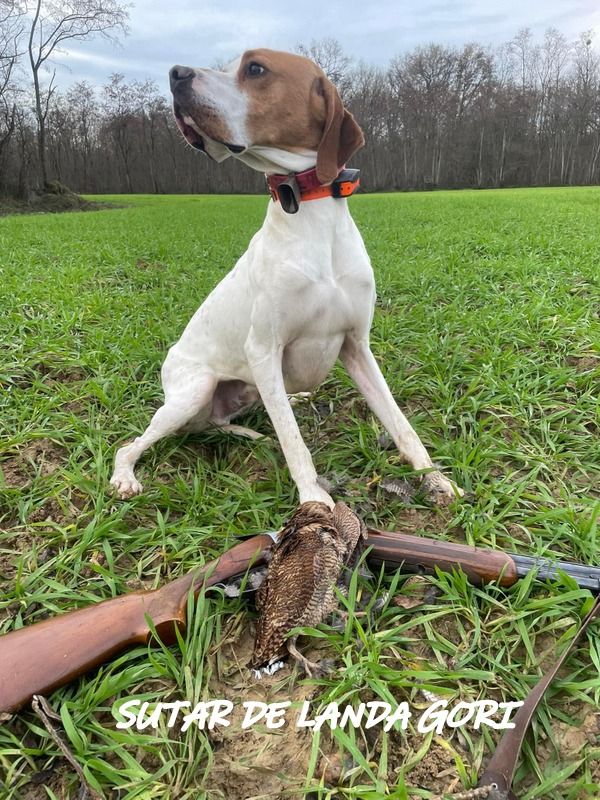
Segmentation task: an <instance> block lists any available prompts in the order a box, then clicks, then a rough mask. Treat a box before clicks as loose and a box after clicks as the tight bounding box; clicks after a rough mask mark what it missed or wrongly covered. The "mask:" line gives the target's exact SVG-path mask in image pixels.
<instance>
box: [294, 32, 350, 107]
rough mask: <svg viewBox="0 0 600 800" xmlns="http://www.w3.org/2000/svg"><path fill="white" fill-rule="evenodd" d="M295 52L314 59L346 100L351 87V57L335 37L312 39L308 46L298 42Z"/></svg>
mask: <svg viewBox="0 0 600 800" xmlns="http://www.w3.org/2000/svg"><path fill="white" fill-rule="evenodd" d="M296 52H297V53H299V54H300V55H301V56H306V57H307V58H311V59H312V60H313V61H315V62H316V63H317V64H318V65H319V66H320V67H321V69H322V70H323V72H324V73H325V74H326V75H327V77H328V78H329V80H330V81H333V83H335V85H336V87H337V90H338V92H339V93H340V96H341V97H342V99H343V100H344V101H346V100H347V97H348V94H349V92H350V90H351V88H352V76H351V74H350V73H351V67H352V58H351V57H350V56H349V55H347V54H346V53H345V52H344V49H343V47H342V45H341V44H340V43H339V42H338V41H337V39H333V38H331V37H328V38H325V39H319V40H315V39H313V41H312V42H311V43H310V45H308V46H306V45H304V44H298V45H297V46H296Z"/></svg>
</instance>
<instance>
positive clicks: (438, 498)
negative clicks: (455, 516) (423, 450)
mask: <svg viewBox="0 0 600 800" xmlns="http://www.w3.org/2000/svg"><path fill="white" fill-rule="evenodd" d="M421 487H422V489H423V491H424V492H425V495H426V497H427V499H428V500H429V502H430V503H433V504H434V505H436V506H447V505H449V504H450V503H453V502H454V501H455V500H458V499H460V498H461V497H462V496H463V495H464V490H463V489H461V488H460V486H457V485H456V484H455V483H453V482H452V481H451V480H449V479H448V478H446V476H445V475H442V473H441V472H439V471H438V470H436V471H435V472H428V473H427V474H426V475H424V476H423V479H422V481H421Z"/></svg>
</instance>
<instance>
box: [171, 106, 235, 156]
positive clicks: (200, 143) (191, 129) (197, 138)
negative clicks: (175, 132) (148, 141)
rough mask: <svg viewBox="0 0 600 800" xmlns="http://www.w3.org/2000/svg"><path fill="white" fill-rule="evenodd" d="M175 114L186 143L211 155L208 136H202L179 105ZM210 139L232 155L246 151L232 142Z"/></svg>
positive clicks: (174, 108) (174, 111) (175, 107)
mask: <svg viewBox="0 0 600 800" xmlns="http://www.w3.org/2000/svg"><path fill="white" fill-rule="evenodd" d="M173 113H174V114H175V122H176V123H177V127H178V128H179V130H180V131H181V133H182V135H183V138H184V139H185V140H186V142H187V143H188V144H189V145H191V146H192V147H193V148H195V149H196V150H200V151H201V152H202V153H206V154H207V155H210V153H209V152H208V150H207V149H206V138H208V137H206V134H202V132H201V131H200V129H199V128H198V126H197V125H196V123H195V122H194V120H193V119H192V118H191V117H190V115H189V114H185V113H184V112H183V109H182V108H181V106H180V105H179V104H178V103H174V104H173ZM210 138H211V141H213V142H216V143H217V144H221V145H223V146H224V147H226V148H227V149H228V150H229V151H230V152H231V153H243V152H244V150H245V149H246V148H245V147H244V146H243V145H241V144H232V143H231V142H223V141H221V140H220V139H215V138H213V137H210Z"/></svg>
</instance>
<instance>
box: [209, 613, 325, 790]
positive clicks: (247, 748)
mask: <svg viewBox="0 0 600 800" xmlns="http://www.w3.org/2000/svg"><path fill="white" fill-rule="evenodd" d="M252 647H253V638H252V634H251V631H250V630H249V628H248V627H247V626H244V627H243V628H242V629H241V630H240V631H238V632H236V633H235V635H232V636H229V637H226V638H225V644H223V645H222V646H221V648H220V664H221V670H220V671H221V677H220V678H219V677H217V676H216V674H215V675H214V676H213V679H212V680H211V683H210V687H211V696H212V697H219V698H224V699H228V700H231V701H232V702H233V703H234V709H235V713H232V716H231V723H232V724H231V726H230V727H228V728H222V729H219V730H218V732H216V731H215V732H214V735H213V737H212V738H213V746H214V767H213V769H212V771H211V774H210V784H211V787H212V789H213V791H214V792H215V794H218V793H219V792H221V793H222V794H223V796H224V797H227V798H228V800H246V799H247V798H249V797H252V798H257V799H258V798H269V799H270V800H278V798H283V797H289V796H290V792H291V793H292V796H293V791H294V790H295V789H296V790H300V788H301V787H302V785H303V784H304V782H305V779H306V774H307V770H308V763H309V759H310V753H311V748H312V743H313V736H312V733H311V732H310V730H309V729H307V728H297V727H296V721H297V718H298V714H299V712H300V707H301V705H302V703H303V702H304V701H305V700H310V699H311V698H312V696H313V695H314V693H315V690H316V687H314V686H311V685H299V684H298V683H296V685H295V686H293V687H292V686H290V683H289V681H287V680H286V677H288V676H289V674H290V670H291V667H290V666H289V665H286V666H285V667H284V669H283V670H281V671H279V672H277V673H276V674H275V675H272V676H265V677H264V678H262V679H260V680H259V679H256V678H254V677H253V676H252V673H251V672H250V671H249V670H248V669H247V668H246V666H245V665H246V664H247V662H248V661H249V659H250V655H251V652H252ZM322 655H323V653H322V651H320V652H318V653H313V654H309V658H310V657H314V658H316V660H319V658H320V657H322ZM288 700H291V701H292V706H291V707H290V708H289V709H288V712H287V714H286V723H285V725H284V726H283V727H281V728H279V729H273V730H269V729H267V728H266V727H263V726H262V725H261V724H260V723H259V724H257V725H254V726H252V727H250V728H248V729H246V730H243V729H242V727H241V724H242V720H243V714H244V713H245V712H244V709H243V707H242V704H243V703H244V702H249V701H260V702H264V703H277V702H285V701H288ZM334 749H335V748H334V745H330V744H329V743H328V737H326V736H322V737H321V751H322V752H321V756H322V757H323V756H324V757H331V758H333V751H334ZM327 763H329V762H328V760H327V758H326V759H325V760H324V761H322V764H323V769H325V768H326V765H327Z"/></svg>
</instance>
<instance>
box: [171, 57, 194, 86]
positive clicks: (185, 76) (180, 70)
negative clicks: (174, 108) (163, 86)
mask: <svg viewBox="0 0 600 800" xmlns="http://www.w3.org/2000/svg"><path fill="white" fill-rule="evenodd" d="M193 77H194V70H193V69H192V67H182V66H181V64H175V66H174V67H171V69H170V70H169V83H170V84H171V91H174V89H175V88H177V87H178V86H182V85H183V84H184V83H187V82H188V81H191V80H192V78H193Z"/></svg>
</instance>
